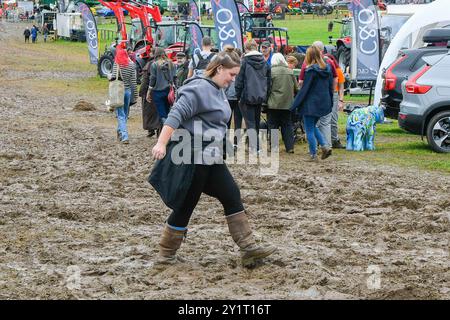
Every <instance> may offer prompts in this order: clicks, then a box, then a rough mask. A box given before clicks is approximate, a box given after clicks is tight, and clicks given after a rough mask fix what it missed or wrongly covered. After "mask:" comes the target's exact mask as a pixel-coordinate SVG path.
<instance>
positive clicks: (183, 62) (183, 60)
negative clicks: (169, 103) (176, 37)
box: [175, 52, 189, 88]
mask: <svg viewBox="0 0 450 320" xmlns="http://www.w3.org/2000/svg"><path fill="white" fill-rule="evenodd" d="M188 73H189V60H188V59H187V57H186V54H185V53H184V52H178V53H177V71H176V81H175V84H176V87H177V88H179V87H181V86H182V85H183V83H184V81H185V80H186V79H187V76H188Z"/></svg>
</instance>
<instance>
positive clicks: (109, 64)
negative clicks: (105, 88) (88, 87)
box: [97, 54, 114, 78]
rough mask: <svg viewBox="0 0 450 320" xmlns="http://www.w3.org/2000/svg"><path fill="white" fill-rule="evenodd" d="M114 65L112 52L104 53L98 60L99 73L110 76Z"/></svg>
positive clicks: (102, 75)
mask: <svg viewBox="0 0 450 320" xmlns="http://www.w3.org/2000/svg"><path fill="white" fill-rule="evenodd" d="M113 65H114V57H113V56H112V55H111V54H104V55H102V56H101V57H100V59H99V60H98V66H97V69H98V74H99V76H100V77H102V78H106V77H108V75H111V74H112V70H113Z"/></svg>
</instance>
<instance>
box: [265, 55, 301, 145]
mask: <svg viewBox="0 0 450 320" xmlns="http://www.w3.org/2000/svg"><path fill="white" fill-rule="evenodd" d="M271 65H272V69H271V75H272V81H271V86H270V92H269V99H268V101H267V125H268V127H269V130H270V129H276V130H278V128H281V136H282V137H283V142H284V146H285V148H286V152H287V153H294V128H293V126H292V119H291V111H290V110H289V109H290V108H291V106H292V102H293V101H294V95H295V93H297V91H298V85H297V80H296V79H295V76H294V72H293V71H292V70H291V69H290V68H289V67H288V63H287V62H286V60H285V58H284V56H283V55H282V54H281V53H275V54H274V55H273V56H272V61H271Z"/></svg>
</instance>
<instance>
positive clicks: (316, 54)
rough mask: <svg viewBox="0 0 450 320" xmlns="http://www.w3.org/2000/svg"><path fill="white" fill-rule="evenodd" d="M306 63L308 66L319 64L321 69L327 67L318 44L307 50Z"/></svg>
mask: <svg viewBox="0 0 450 320" xmlns="http://www.w3.org/2000/svg"><path fill="white" fill-rule="evenodd" d="M305 64H306V66H307V67H309V66H312V65H313V64H318V65H319V67H320V68H321V69H325V67H326V64H325V61H323V58H322V53H321V52H320V49H319V48H317V47H316V46H311V47H309V48H308V50H306V57H305Z"/></svg>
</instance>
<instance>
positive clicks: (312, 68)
mask: <svg viewBox="0 0 450 320" xmlns="http://www.w3.org/2000/svg"><path fill="white" fill-rule="evenodd" d="M306 72H315V73H316V74H317V75H318V76H319V77H322V78H328V77H329V76H330V74H331V69H330V66H329V65H328V64H326V66H325V69H321V68H320V67H319V65H318V64H313V65H312V66H309V67H308V68H307V69H306Z"/></svg>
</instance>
